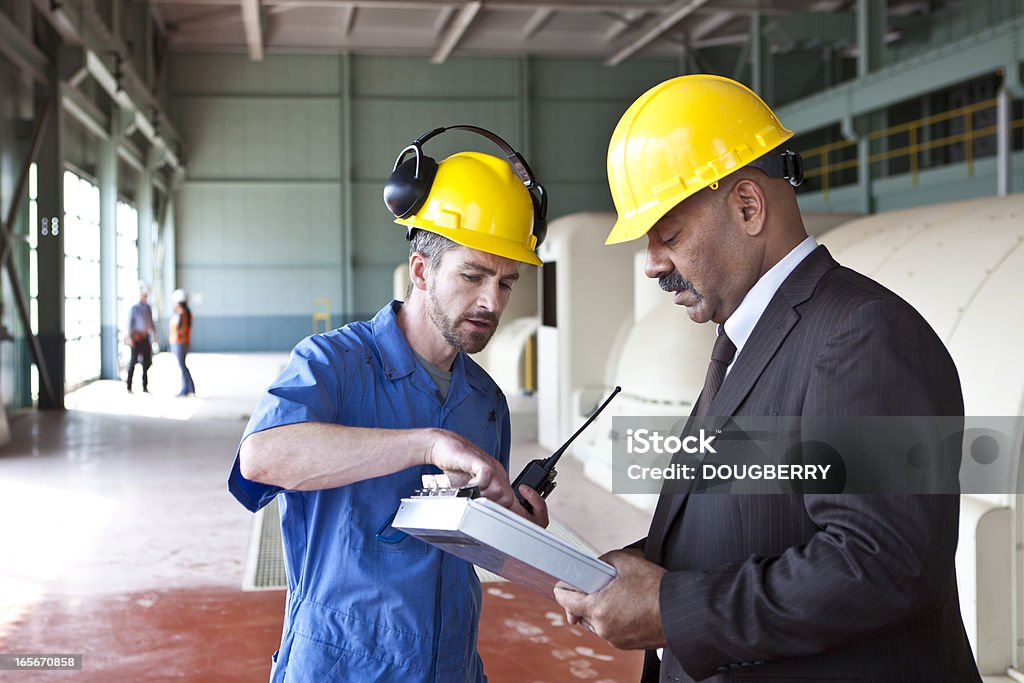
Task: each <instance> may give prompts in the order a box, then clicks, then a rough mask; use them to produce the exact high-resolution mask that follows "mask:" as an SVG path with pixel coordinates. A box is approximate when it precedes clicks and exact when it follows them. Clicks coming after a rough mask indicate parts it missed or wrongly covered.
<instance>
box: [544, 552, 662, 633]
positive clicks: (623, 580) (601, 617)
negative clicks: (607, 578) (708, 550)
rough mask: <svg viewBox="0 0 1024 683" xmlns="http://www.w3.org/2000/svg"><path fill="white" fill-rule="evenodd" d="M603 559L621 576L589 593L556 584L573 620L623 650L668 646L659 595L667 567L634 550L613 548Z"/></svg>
mask: <svg viewBox="0 0 1024 683" xmlns="http://www.w3.org/2000/svg"><path fill="white" fill-rule="evenodd" d="M601 559H602V560H604V561H605V562H607V563H608V564H610V565H612V566H613V567H615V570H616V571H617V572H618V576H616V577H615V578H614V579H612V580H611V582H610V583H608V585H606V586H605V587H604V588H602V589H601V590H599V591H597V592H596V593H591V594H590V595H587V594H586V593H581V592H579V591H577V590H575V589H573V588H571V587H569V586H566V585H565V584H562V583H559V584H558V585H556V586H555V600H557V601H558V604H559V605H561V606H562V607H563V608H564V609H565V615H566V617H567V619H568V621H569V623H570V624H581V625H582V626H583V627H584V628H586V629H587V630H588V631H592V632H593V633H596V634H597V635H598V636H599V637H600V638H603V639H604V640H606V641H608V642H609V643H610V644H611V645H613V646H615V647H617V648H619V649H620V650H653V649H656V648H659V647H665V645H666V644H665V635H664V633H663V632H662V626H661V608H660V606H659V595H660V591H661V577H662V576H664V575H665V570H664V569H663V568H661V567H659V566H658V565H656V564H654V563H653V562H648V561H647V560H645V559H644V558H643V556H642V555H641V554H640V553H638V552H636V551H634V550H628V551H623V550H614V551H612V552H610V553H606V554H604V555H602V556H601Z"/></svg>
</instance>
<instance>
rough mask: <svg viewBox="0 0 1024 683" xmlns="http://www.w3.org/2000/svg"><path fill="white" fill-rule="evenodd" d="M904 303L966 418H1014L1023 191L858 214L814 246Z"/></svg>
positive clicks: (1021, 389)
mask: <svg viewBox="0 0 1024 683" xmlns="http://www.w3.org/2000/svg"><path fill="white" fill-rule="evenodd" d="M820 241H821V242H822V244H825V245H826V246H827V247H828V248H829V250H830V251H831V252H832V255H833V256H835V258H836V260H837V261H839V262H840V263H841V264H843V265H845V266H849V267H850V268H853V269H854V270H857V271H860V272H861V273H864V274H865V275H867V276H869V277H871V278H874V279H875V280H878V281H879V282H881V283H882V284H883V285H885V286H886V287H888V288H889V289H891V290H893V291H894V292H896V293H897V294H899V295H900V296H902V297H903V298H904V299H906V300H907V301H909V302H910V303H911V304H912V305H913V306H914V307H915V308H917V310H918V311H920V312H921V315H923V316H924V318H925V319H926V320H927V321H928V322H929V323H930V324H931V326H932V328H934V330H935V331H936V333H937V334H938V335H939V337H940V338H941V339H942V341H943V342H944V343H945V344H946V346H947V347H948V348H949V351H950V353H951V354H952V356H953V360H954V361H956V365H957V369H958V370H959V371H960V381H961V383H962V384H963V390H964V404H965V408H966V412H967V414H968V415H1020V414H1021V411H1022V408H1024V355H1022V354H1020V353H1017V352H1016V350H1015V349H1013V345H1014V344H1015V343H1016V342H1014V341H1012V340H1016V339H1020V338H1021V336H1022V335H1024V307H1022V306H1021V304H1020V302H1019V301H1018V300H1017V297H1019V293H1020V292H1022V291H1024V249H1022V248H1021V245H1022V243H1024V194H1013V195H1009V196H1006V197H986V198H983V199H974V200H970V201H965V202H955V203H952V204H940V205H935V206H926V207H917V208H914V209H907V210H904V211H890V212H886V213H880V214H875V215H872V216H867V217H865V218H861V219H858V220H854V221H852V222H849V223H846V224H845V225H843V226H841V227H839V228H836V229H834V230H832V231H830V232H828V233H827V234H825V235H824V236H823V237H822V238H821V240H820Z"/></svg>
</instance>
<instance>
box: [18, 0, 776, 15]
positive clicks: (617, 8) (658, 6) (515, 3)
mask: <svg viewBox="0 0 1024 683" xmlns="http://www.w3.org/2000/svg"><path fill="white" fill-rule="evenodd" d="M34 1H35V2H49V0H34ZM153 2H155V3H159V4H164V5H166V4H174V5H180V6H197V5H199V6H203V5H205V6H237V5H238V0H153ZM261 4H262V5H263V7H293V8H305V7H335V8H336V7H344V6H346V5H352V4H354V5H356V6H357V7H359V8H360V9H378V8H380V9H385V8H387V9H391V8H394V9H411V8H420V9H428V8H440V7H447V6H451V5H453V4H455V5H458V3H457V2H453V0H262V3H261ZM487 4H488V5H489V6H492V7H500V8H501V9H510V10H512V9H516V10H535V9H539V8H542V7H549V8H551V9H553V10H555V11H557V12H584V13H591V14H593V13H597V12H621V13H626V12H631V11H642V12H659V11H662V10H663V9H664V8H665V5H664V4H662V3H658V2H630V1H629V0H585V1H584V2H574V1H573V0H554V1H552V0H488V2H487ZM764 14H770V12H767V11H766V12H764Z"/></svg>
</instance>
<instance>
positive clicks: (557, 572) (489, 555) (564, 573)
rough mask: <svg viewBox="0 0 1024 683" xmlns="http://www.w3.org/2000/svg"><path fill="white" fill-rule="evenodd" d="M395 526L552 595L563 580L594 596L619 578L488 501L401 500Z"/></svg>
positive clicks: (610, 569)
mask: <svg viewBox="0 0 1024 683" xmlns="http://www.w3.org/2000/svg"><path fill="white" fill-rule="evenodd" d="M391 526H393V527H394V528H396V529H400V530H402V531H404V532H406V533H408V534H410V535H412V536H415V537H416V538H418V539H420V540H421V541H424V542H426V543H429V544H431V545H433V546H435V547H437V548H440V549H441V550H444V551H446V552H449V553H451V554H453V555H456V556H458V557H461V558H462V559H464V560H466V561H468V562H472V563H473V564H475V565H477V566H479V567H483V568H484V569H487V570H488V571H491V572H494V573H495V574H497V575H499V576H501V577H503V578H506V579H508V580H509V581H513V582H515V583H518V584H521V585H524V586H527V587H528V588H531V589H533V590H535V591H537V592H539V593H542V594H545V595H548V596H550V595H552V589H553V588H554V586H555V584H556V583H557V582H559V581H562V582H564V583H566V584H568V585H570V586H572V587H573V588H575V589H577V590H580V591H583V592H584V593H593V592H595V591H598V590H600V589H601V588H602V587H603V586H604V585H605V584H607V583H608V582H609V581H611V580H612V579H613V578H615V574H616V572H615V568H614V567H612V566H611V565H610V564H607V563H606V562H602V561H601V560H599V559H597V558H596V557H593V556H592V555H589V554H587V553H584V552H582V551H580V550H579V549H577V548H574V547H573V546H571V545H569V544H568V543H566V542H565V541H563V540H562V539H560V538H558V537H557V536H555V535H554V534H552V533H550V532H549V531H547V530H546V529H542V528H541V527H539V526H537V525H536V524H533V523H532V522H529V521H527V520H526V519H523V518H522V517H520V516H519V515H517V514H515V513H514V512H512V511H511V510H508V509H506V508H504V507H502V506H500V505H498V504H497V503H494V502H492V501H490V500H487V499H486V498H468V497H453V496H430V497H413V498H403V499H402V504H401V507H399V509H398V512H397V514H396V515H395V519H394V521H393V522H392V523H391Z"/></svg>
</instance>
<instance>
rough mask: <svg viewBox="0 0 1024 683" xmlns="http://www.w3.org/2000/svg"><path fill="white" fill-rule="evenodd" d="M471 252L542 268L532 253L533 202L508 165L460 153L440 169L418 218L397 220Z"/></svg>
mask: <svg viewBox="0 0 1024 683" xmlns="http://www.w3.org/2000/svg"><path fill="white" fill-rule="evenodd" d="M395 222H396V223H400V224H402V225H405V226H408V227H410V228H419V229H421V230H429V231H430V232H436V233H437V234H439V235H443V236H444V237H447V238H448V239H450V240H451V241H453V242H455V243H456V244H461V245H462V246H464V247H469V248H470V249H476V250H478V251H483V252H487V253H489V254H494V255H496V256H504V257H505V258H510V259H513V260H515V261H521V262H523V263H529V264H531V265H534V266H539V265H541V260H540V259H539V258H537V254H536V253H534V249H536V247H537V237H536V236H534V234H533V222H534V200H533V199H531V196H530V191H529V190H528V189H527V188H526V186H525V185H524V184H523V181H522V180H521V179H520V177H519V176H518V175H516V173H515V171H513V169H512V167H511V166H510V165H509V163H508V162H507V161H505V160H504V159H499V158H498V157H494V156H491V155H490V154H483V153H481V152H459V153H458V154H453V155H452V156H450V157H448V158H447V159H445V160H444V161H442V162H441V163H439V164H437V174H436V175H435V176H434V179H433V182H432V183H431V184H430V193H429V194H428V195H427V198H426V200H425V201H424V202H423V205H422V206H421V207H420V208H419V209H417V210H416V212H415V213H413V214H411V215H409V216H407V217H405V218H400V217H399V218H395Z"/></svg>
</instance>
